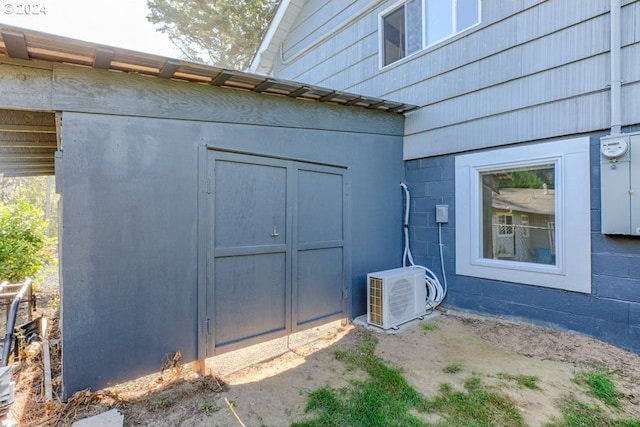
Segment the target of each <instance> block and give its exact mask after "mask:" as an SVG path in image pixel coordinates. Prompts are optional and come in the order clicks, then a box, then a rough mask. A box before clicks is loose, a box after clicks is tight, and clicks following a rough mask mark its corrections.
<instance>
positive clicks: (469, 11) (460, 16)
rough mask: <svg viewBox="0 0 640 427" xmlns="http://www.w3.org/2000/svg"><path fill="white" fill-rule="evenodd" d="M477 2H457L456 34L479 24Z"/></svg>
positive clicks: (468, 0) (464, 0) (469, 0)
mask: <svg viewBox="0 0 640 427" xmlns="http://www.w3.org/2000/svg"><path fill="white" fill-rule="evenodd" d="M479 6H480V1H479V0H458V1H457V6H456V32H457V31H462V30H464V29H465V28H469V27H471V26H472V25H475V24H477V23H478V22H480V14H479V11H480V7H479Z"/></svg>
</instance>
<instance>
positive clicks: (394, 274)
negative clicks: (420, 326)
mask: <svg viewBox="0 0 640 427" xmlns="http://www.w3.org/2000/svg"><path fill="white" fill-rule="evenodd" d="M426 296H427V294H426V287H425V273H424V270H422V269H421V268H418V267H404V268H397V269H393V270H386V271H379V272H377V273H369V274H368V275H367V307H368V311H367V322H368V323H369V324H372V325H375V326H379V327H381V328H383V329H389V328H395V327H397V326H399V325H400V324H402V323H405V322H408V321H410V320H413V319H415V318H417V317H420V316H423V315H425V314H426Z"/></svg>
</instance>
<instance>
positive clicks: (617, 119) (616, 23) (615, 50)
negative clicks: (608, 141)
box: [610, 0, 622, 135]
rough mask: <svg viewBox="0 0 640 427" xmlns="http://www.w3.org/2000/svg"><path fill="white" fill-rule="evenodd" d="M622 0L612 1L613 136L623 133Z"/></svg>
mask: <svg viewBox="0 0 640 427" xmlns="http://www.w3.org/2000/svg"><path fill="white" fill-rule="evenodd" d="M620 9H621V5H620V0H611V13H610V15H611V16H610V18H611V24H610V26H611V46H610V50H611V135H617V134H620V133H622V99H621V88H622V67H621V62H622V61H621V55H620V51H621V45H622V42H621V40H620V26H621V20H620Z"/></svg>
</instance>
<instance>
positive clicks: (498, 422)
mask: <svg viewBox="0 0 640 427" xmlns="http://www.w3.org/2000/svg"><path fill="white" fill-rule="evenodd" d="M464 387H465V390H466V391H464V392H462V391H454V390H453V388H452V387H451V386H450V385H449V384H442V385H441V386H440V390H439V393H438V396H437V397H436V398H435V400H434V401H433V402H430V404H429V405H428V408H429V409H430V410H432V411H434V412H437V413H438V414H440V415H441V416H442V417H443V420H442V421H440V422H439V423H438V426H441V427H458V426H466V427H490V426H491V427H525V426H526V424H525V422H524V418H523V417H522V414H521V413H520V411H519V410H518V408H516V406H515V405H514V403H513V402H512V401H511V400H510V399H509V398H508V397H507V396H505V395H503V394H501V393H499V392H497V391H495V390H492V389H491V388H489V387H488V386H486V385H484V384H482V380H481V379H480V378H479V377H471V378H469V379H468V380H467V381H466V382H465V385H464Z"/></svg>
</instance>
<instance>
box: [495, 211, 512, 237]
mask: <svg viewBox="0 0 640 427" xmlns="http://www.w3.org/2000/svg"><path fill="white" fill-rule="evenodd" d="M507 217H508V218H511V224H509V223H508V222H507ZM501 218H504V222H500V219H501ZM496 221H497V225H498V236H500V237H503V236H513V229H514V223H513V215H512V214H508V213H501V214H498V215H496ZM502 231H504V233H503V232H502Z"/></svg>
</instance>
